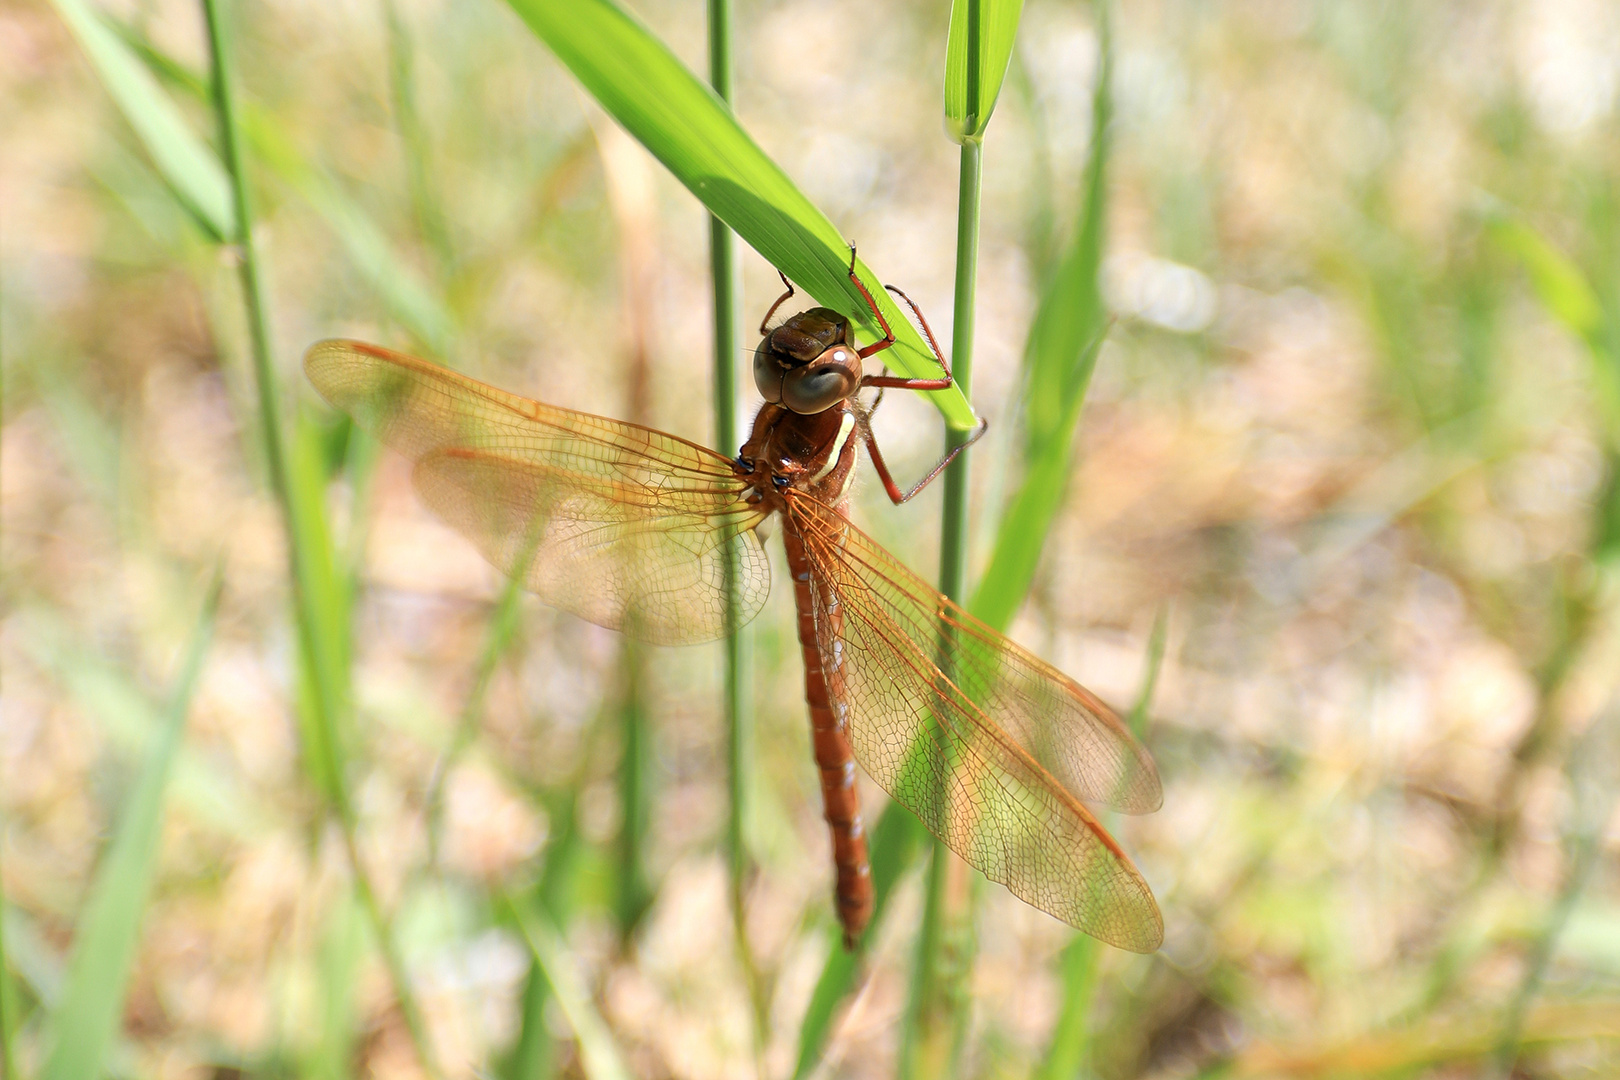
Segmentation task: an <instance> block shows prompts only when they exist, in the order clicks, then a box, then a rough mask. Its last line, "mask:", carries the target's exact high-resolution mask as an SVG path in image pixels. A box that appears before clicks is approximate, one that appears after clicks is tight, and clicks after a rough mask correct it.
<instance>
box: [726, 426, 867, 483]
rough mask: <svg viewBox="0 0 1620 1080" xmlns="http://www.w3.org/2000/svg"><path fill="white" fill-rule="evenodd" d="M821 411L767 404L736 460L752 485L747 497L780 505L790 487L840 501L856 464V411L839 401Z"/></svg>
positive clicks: (741, 475) (739, 470) (743, 476)
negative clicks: (804, 411)
mask: <svg viewBox="0 0 1620 1080" xmlns="http://www.w3.org/2000/svg"><path fill="white" fill-rule="evenodd" d="M834 406H835V407H833V408H828V409H823V410H822V411H821V412H819V413H812V414H808V415H806V414H803V413H797V412H794V411H793V410H792V409H789V408H788V407H787V406H786V405H783V404H779V403H775V402H767V403H766V404H765V406H764V407H763V408H761V409H760V410H759V415H758V416H756V417H755V418H754V430H753V432H752V433H751V434H750V436H749V439H748V441H747V442H746V443H744V444H743V447H742V450H741V451H740V452H739V453H738V455H737V458H736V463H737V471H738V475H739V477H740V478H743V479H745V480H747V482H748V484H749V486H750V487H752V488H753V491H751V492H750V493H749V495H748V500H749V501H750V502H753V503H763V504H765V505H767V506H773V507H780V506H782V505H783V504H784V501H785V497H786V495H787V493H788V492H789V491H790V490H794V491H802V492H805V493H806V494H810V495H814V496H815V497H816V498H818V499H820V500H821V501H823V502H825V503H828V504H829V505H835V504H837V503H839V502H841V501H842V500H843V496H844V493H845V491H846V489H847V488H848V486H849V479H850V476H851V475H852V474H853V472H854V468H855V449H856V444H857V443H858V442H859V441H860V440H859V438H857V437H856V431H857V421H856V417H855V413H854V411H853V410H852V409H850V407H849V406H848V405H846V404H844V403H843V402H835V403H834Z"/></svg>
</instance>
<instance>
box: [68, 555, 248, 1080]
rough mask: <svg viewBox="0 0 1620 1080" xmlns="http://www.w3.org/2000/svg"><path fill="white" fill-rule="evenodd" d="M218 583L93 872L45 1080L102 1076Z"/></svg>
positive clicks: (220, 581) (219, 581)
mask: <svg viewBox="0 0 1620 1080" xmlns="http://www.w3.org/2000/svg"><path fill="white" fill-rule="evenodd" d="M222 584H223V579H222V577H221V576H220V574H219V573H218V572H216V573H215V575H214V582H213V584H212V586H210V588H209V591H208V599H207V600H206V601H205V602H204V604H203V611H202V615H201V617H200V618H199V619H198V620H197V626H196V628H195V629H194V630H193V631H192V635H191V643H190V644H189V645H188V646H187V648H186V653H185V659H184V661H183V662H182V664H181V667H180V674H179V677H178V678H177V679H176V681H175V684H174V690H173V693H172V694H171V696H170V699H169V708H168V714H167V716H166V717H165V719H164V724H163V728H162V730H161V732H160V733H159V735H158V738H157V739H156V740H155V741H154V742H153V743H152V746H151V748H150V750H149V751H148V753H147V757H146V761H145V763H144V764H143V765H142V766H141V773H140V777H139V779H138V780H137V782H136V784H135V788H134V790H133V791H132V792H131V793H130V796H129V800H128V802H126V803H125V805H124V806H123V807H122V808H121V810H120V812H119V815H118V822H119V823H118V828H117V832H116V833H115V834H114V835H113V839H112V843H111V844H110V845H109V846H108V848H107V853H106V855H105V856H104V857H103V859H102V861H101V865H100V867H98V869H97V870H96V876H95V880H94V882H92V884H91V886H90V894H89V899H88V900H87V901H86V902H85V907H84V911H83V913H82V915H81V916H80V919H79V924H78V927H77V929H76V934H75V937H74V943H73V957H72V959H71V960H70V961H69V963H68V973H67V982H66V985H65V987H64V989H63V994H62V1000H61V1003H60V1005H59V1006H58V1007H57V1009H56V1011H55V1014H54V1015H53V1016H52V1017H51V1028H52V1043H51V1049H50V1051H49V1053H48V1056H47V1057H46V1060H45V1068H44V1071H43V1072H42V1073H41V1074H40V1075H41V1078H42V1080H84V1078H85V1077H95V1076H99V1075H101V1066H102V1059H103V1057H104V1055H105V1054H106V1052H107V1047H108V1046H110V1045H111V1044H112V1041H113V1039H114V1037H115V1036H116V1035H117V1034H118V1028H119V1020H120V1018H121V1015H122V1013H123V1008H124V990H125V986H126V984H127V983H128V981H129V971H130V967H131V966H132V965H133V963H134V960H135V948H136V945H137V943H138V940H139V937H140V929H141V921H142V919H143V917H144V916H145V914H146V902H147V898H148V896H149V894H150V892H151V888H152V878H153V875H154V874H155V872H156V869H157V858H158V848H159V839H160V834H161V831H162V827H163V801H164V795H165V793H166V792H167V790H168V786H169V776H170V774H171V773H172V772H173V768H172V767H173V765H174V759H175V757H176V755H177V753H178V751H179V749H180V743H181V740H182V739H183V737H184V735H185V727H186V716H187V715H188V714H189V713H190V711H191V696H192V691H193V690H195V689H196V686H197V677H198V675H199V674H200V673H201V672H202V665H203V659H204V657H206V656H207V654H208V646H209V642H210V640H211V638H212V637H213V629H214V613H215V611H216V610H217V609H218V606H219V594H220V589H221V586H222Z"/></svg>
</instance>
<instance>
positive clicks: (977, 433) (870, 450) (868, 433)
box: [857, 410, 990, 506]
mask: <svg viewBox="0 0 1620 1080" xmlns="http://www.w3.org/2000/svg"><path fill="white" fill-rule="evenodd" d="M871 417H872V413H871V411H870V410H862V411H861V412H860V413H858V414H857V422H858V423H859V424H860V427H861V439H862V440H863V441H865V443H866V453H867V455H868V456H870V457H871V459H872V467H873V468H874V469H876V470H877V474H878V479H879V480H881V481H883V490H884V491H885V492H886V493H888V496H889V501H890V502H892V503H894V505H896V506H899V505H900V504H901V503H905V502H910V501H911V500H912V499H913V498H915V497H916V495H917V493H918V492H920V491H921V490H922V489H923V488H925V487H927V486H928V485H929V484H932V483H933V482H934V480H935V479H936V478H937V477H938V476H939V474H940V473H942V472H944V471H945V467H946V466H947V465H949V464H950V463H951V462H953V461H955V460H956V455H957V454H960V453H961V452H962V451H963V450H965V449H967V448H968V447H970V446H972V445H973V444H974V443H976V442H978V441H979V440H980V439H981V438H983V437H984V433H985V432H986V431H988V430H990V421H989V420H988V419H986V418H983V417H981V418H980V419H979V426H978V427H976V428H974V429H973V432H972V433H971V434H970V435H968V437H967V438H966V439H964V440H962V441H961V442H959V443H957V444H956V445H955V446H953V447H951V449H950V451H949V452H948V453H946V455H945V456H944V457H942V458H940V459H939V463H938V464H936V465H935V466H934V467H933V468H932V469H930V470H928V475H927V476H925V477H923V478H922V479H921V480H919V481H917V483H916V484H915V485H913V487H912V488H911V490H910V491H901V490H900V485H899V484H896V483H895V482H894V477H893V476H892V475H891V474H890V473H889V466H888V464H887V463H886V462H884V460H883V452H882V451H881V450H879V449H878V444H877V436H876V435H874V434H872V424H871V422H870V421H871Z"/></svg>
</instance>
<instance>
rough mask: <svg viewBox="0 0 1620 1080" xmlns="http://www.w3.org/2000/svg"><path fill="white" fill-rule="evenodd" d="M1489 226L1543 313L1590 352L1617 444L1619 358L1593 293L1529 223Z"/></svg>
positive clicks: (1502, 220)
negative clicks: (1524, 276)
mask: <svg viewBox="0 0 1620 1080" xmlns="http://www.w3.org/2000/svg"><path fill="white" fill-rule="evenodd" d="M1489 228H1490V234H1491V237H1492V239H1493V240H1495V242H1496V243H1497V244H1498V245H1499V246H1500V247H1501V248H1502V249H1503V250H1505V251H1507V252H1509V253H1510V254H1512V255H1514V256H1515V257H1517V258H1518V260H1519V261H1520V262H1521V263H1522V264H1523V265H1524V268H1525V272H1526V273H1527V274H1528V275H1529V277H1530V285H1531V287H1532V288H1533V289H1534V290H1535V292H1536V297H1537V299H1539V300H1540V301H1541V304H1542V306H1543V307H1545V308H1546V309H1547V312H1548V314H1550V315H1551V316H1552V317H1553V318H1555V319H1557V320H1558V321H1559V322H1560V323H1562V324H1563V325H1564V326H1565V327H1566V328H1567V329H1568V330H1569V331H1570V332H1571V333H1573V334H1575V335H1576V336H1577V337H1579V338H1580V339H1581V340H1582V341H1583V342H1585V343H1586V347H1587V348H1588V349H1589V350H1590V351H1591V353H1592V359H1593V361H1594V363H1593V370H1592V376H1593V383H1594V388H1595V390H1596V391H1597V398H1598V407H1599V409H1600V410H1601V413H1602V416H1603V420H1604V424H1605V426H1606V427H1607V429H1608V435H1609V439H1610V441H1611V444H1613V445H1620V356H1616V355H1615V348H1616V345H1615V342H1616V333H1615V328H1614V327H1612V326H1610V325H1609V320H1608V318H1606V317H1605V314H1604V310H1603V303H1602V301H1601V300H1600V299H1599V298H1598V291H1597V289H1596V288H1594V287H1593V285H1592V283H1591V281H1590V280H1589V279H1588V278H1587V276H1586V274H1585V273H1583V272H1582V270H1581V268H1580V267H1579V266H1577V265H1576V263H1575V261H1574V260H1573V259H1571V258H1570V257H1569V256H1568V255H1565V254H1564V253H1563V252H1562V251H1560V250H1558V248H1557V247H1556V246H1555V245H1554V244H1553V243H1552V241H1550V240H1548V239H1547V238H1546V237H1545V236H1543V235H1542V234H1541V233H1540V232H1539V231H1537V230H1536V229H1535V227H1534V226H1532V225H1531V224H1530V223H1529V222H1527V221H1524V220H1523V219H1521V218H1516V217H1506V216H1504V217H1499V218H1497V219H1495V220H1493V221H1492V222H1491V223H1490V226H1489Z"/></svg>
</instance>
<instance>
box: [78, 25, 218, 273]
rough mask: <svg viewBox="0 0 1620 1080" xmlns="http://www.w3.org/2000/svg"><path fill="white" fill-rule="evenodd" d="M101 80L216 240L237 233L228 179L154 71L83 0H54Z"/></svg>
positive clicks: (188, 207) (160, 170)
mask: <svg viewBox="0 0 1620 1080" xmlns="http://www.w3.org/2000/svg"><path fill="white" fill-rule="evenodd" d="M53 3H55V5H56V10H57V13H58V14H59V15H61V16H62V21H63V22H64V23H66V24H67V27H68V29H69V30H70V31H72V32H73V36H74V38H75V39H77V41H78V42H79V47H80V48H82V49H84V51H85V55H86V56H88V57H89V58H90V63H91V65H92V66H93V67H94V68H95V69H96V74H97V75H98V76H100V78H101V83H102V85H103V86H104V87H105V88H106V90H107V93H108V94H110V95H111V96H112V99H113V102H114V103H115V104H116V105H117V106H118V108H119V111H120V112H122V113H123V114H124V118H125V119H127V120H128V121H129V124H130V127H132V128H134V129H135V134H136V135H137V136H138V137H139V138H140V140H141V143H142V145H144V146H145V147H146V151H147V153H149V154H151V155H152V161H153V163H154V164H155V165H156V166H157V169H158V173H159V174H160V175H161V176H162V177H163V179H164V181H165V182H166V183H167V184H168V185H169V187H170V188H171V189H172V190H173V191H174V194H175V197H176V198H177V199H178V200H179V201H180V203H181V205H182V206H184V207H185V208H186V210H187V211H189V212H190V213H191V215H192V217H194V218H195V219H196V221H197V223H198V225H200V226H201V227H202V228H203V230H204V231H205V232H207V233H208V234H209V236H210V237H211V238H213V239H214V240H215V241H223V240H224V239H225V238H226V237H229V236H233V235H235V233H236V215H235V213H234V212H233V211H232V209H231V192H230V182H229V180H228V179H227V178H226V175H225V170H224V169H223V168H221V166H220V163H219V158H218V157H216V156H215V155H214V153H213V152H212V151H210V150H209V149H208V147H207V146H206V145H205V144H204V143H203V142H202V140H200V139H199V138H197V136H196V133H194V132H193V131H192V130H191V128H190V126H189V125H188V124H187V123H186V120H185V117H183V116H182V115H181V114H180V110H179V109H178V108H177V107H176V106H175V104H174V102H173V100H171V99H170V98H169V96H168V95H167V94H166V93H164V92H163V89H162V88H161V87H160V86H159V85H158V83H157V80H156V79H154V78H153V77H152V73H151V72H150V71H148V70H146V68H144V67H143V66H142V65H141V63H140V61H139V60H138V59H136V57H135V56H134V55H132V54H131V52H130V50H129V48H128V46H126V45H125V44H124V43H123V42H122V41H121V40H119V37H118V35H117V34H116V33H114V32H113V31H112V30H111V29H110V28H109V27H108V26H107V24H106V23H105V22H103V21H102V19H101V16H100V15H99V14H97V13H96V12H95V11H93V10H92V9H91V7H90V6H89V5H88V4H87V3H85V0H53Z"/></svg>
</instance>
